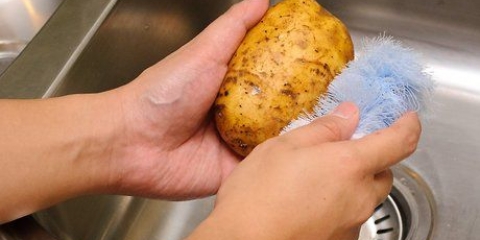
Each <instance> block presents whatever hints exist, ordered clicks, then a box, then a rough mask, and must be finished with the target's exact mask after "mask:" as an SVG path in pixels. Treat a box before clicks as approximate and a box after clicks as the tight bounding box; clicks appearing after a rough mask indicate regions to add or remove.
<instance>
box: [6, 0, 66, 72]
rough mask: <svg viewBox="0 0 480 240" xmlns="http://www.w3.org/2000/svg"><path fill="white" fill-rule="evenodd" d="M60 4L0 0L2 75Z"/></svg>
mask: <svg viewBox="0 0 480 240" xmlns="http://www.w3.org/2000/svg"><path fill="white" fill-rule="evenodd" d="M60 3H61V0H0V75H1V74H2V72H3V71H4V70H5V69H6V68H7V67H8V66H9V65H10V64H11V63H12V61H13V60H14V59H15V58H16V57H17V56H18V54H19V53H20V52H21V51H22V50H23V48H24V47H25V46H26V45H27V43H28V42H29V41H30V40H31V39H32V38H33V36H34V35H35V34H36V33H37V32H38V31H39V30H40V28H42V26H43V25H44V24H45V22H46V21H47V20H48V18H49V17H50V16H51V15H52V13H53V12H54V11H55V9H56V8H57V7H58V5H59V4H60Z"/></svg>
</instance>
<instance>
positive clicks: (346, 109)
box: [332, 102, 358, 119]
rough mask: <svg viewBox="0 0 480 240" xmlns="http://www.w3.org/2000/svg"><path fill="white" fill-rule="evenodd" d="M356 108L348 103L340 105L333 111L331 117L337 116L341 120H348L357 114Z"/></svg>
mask: <svg viewBox="0 0 480 240" xmlns="http://www.w3.org/2000/svg"><path fill="white" fill-rule="evenodd" d="M357 111H358V109H357V107H356V106H355V104H353V103H350V102H345V103H341V104H340V105H339V106H338V107H337V108H335V110H333V112H332V115H333V116H337V117H340V118H343V119H349V118H351V117H353V116H354V115H355V114H357Z"/></svg>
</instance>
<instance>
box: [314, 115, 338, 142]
mask: <svg viewBox="0 0 480 240" xmlns="http://www.w3.org/2000/svg"><path fill="white" fill-rule="evenodd" d="M319 127H320V128H321V133H322V134H323V135H324V136H323V137H326V138H328V139H330V140H332V141H333V140H341V139H342V128H341V127H340V126H339V125H338V124H337V123H336V122H334V121H329V120H327V121H322V122H321V124H319Z"/></svg>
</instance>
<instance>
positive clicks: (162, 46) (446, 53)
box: [0, 0, 480, 240]
mask: <svg viewBox="0 0 480 240" xmlns="http://www.w3.org/2000/svg"><path fill="white" fill-rule="evenodd" d="M1 2H2V0H0V3H1ZM234 2H235V0H231V1H226V0H196V1H195V0H176V1H173V0H158V1H153V0H84V1H75V0H64V2H63V4H62V5H61V6H60V7H59V9H58V10H57V12H56V13H55V14H54V15H53V16H52V18H51V19H50V20H49V21H48V23H47V24H46V25H45V27H44V28H43V29H42V30H41V31H40V32H39V34H38V35H37V36H36V37H35V38H34V39H33V40H32V41H31V42H30V43H29V44H28V46H27V48H26V49H25V50H24V51H23V52H22V54H20V56H19V57H18V58H17V59H16V61H15V62H14V63H13V64H12V65H11V66H10V67H9V68H8V69H7V70H6V71H5V73H4V74H3V75H2V76H0V97H9V98H41V97H53V96H59V95H65V94H71V93H84V92H99V91H103V90H107V89H110V88H114V87H117V86H119V85H122V84H124V83H126V82H128V81H130V80H131V79H132V78H134V77H135V76H136V75H138V74H139V73H140V72H141V71H142V70H143V69H144V68H146V67H147V66H149V65H151V64H153V63H154V62H156V61H158V60H160V59H162V58H163V57H165V56H166V55H167V54H168V53H170V52H172V51H174V50H175V49H177V48H178V47H180V46H181V45H182V44H184V43H185V42H187V41H188V40H189V39H191V38H192V37H193V36H195V35H196V34H197V33H198V32H199V31H201V30H202V29H203V28H204V27H205V26H206V25H207V24H208V23H209V22H211V21H212V20H213V19H215V18H216V17H217V16H219V15H220V14H221V13H222V12H224V11H225V10H226V9H227V8H228V7H229V6H230V5H232V4H233V3H234ZM319 2H320V3H321V4H322V5H324V6H325V7H326V8H327V9H329V10H330V11H331V12H332V13H334V14H336V15H337V16H338V17H339V18H341V19H342V20H343V21H344V22H345V23H346V24H347V26H348V27H349V29H350V31H351V33H352V36H353V39H354V42H355V44H356V45H359V44H360V42H361V40H362V39H363V38H364V37H374V36H378V35H379V34H383V33H386V34H388V35H392V36H394V37H395V38H396V39H398V40H401V41H403V42H404V43H405V44H407V45H409V46H411V47H412V48H414V49H416V50H417V51H418V52H420V53H422V54H423V56H424V60H425V62H426V64H427V65H428V66H429V71H430V72H431V73H432V75H433V78H434V79H435V80H436V82H437V85H438V86H437V91H436V94H435V95H434V96H433V98H434V99H433V100H434V101H433V102H434V106H433V111H432V112H431V113H429V114H427V115H426V117H425V119H424V133H423V137H422V140H421V143H420V145H419V148H418V151H417V152H416V153H415V154H414V155H413V156H412V157H411V158H409V159H408V160H407V161H405V162H404V163H402V164H401V165H399V166H397V167H396V168H395V182H394V186H395V188H394V190H393V192H392V195H391V199H392V202H393V204H391V203H388V204H387V203H386V204H385V205H384V207H385V208H379V211H383V212H387V213H389V214H392V217H391V218H395V217H396V218H397V220H394V221H383V220H382V221H380V220H381V219H383V218H384V217H385V216H383V215H379V214H380V213H379V212H378V213H376V214H377V215H378V216H377V215H374V216H373V218H372V219H371V221H370V220H369V221H370V222H367V224H366V227H365V229H367V230H365V231H366V232H364V236H365V239H373V238H369V236H370V233H373V235H375V234H377V235H378V236H380V237H383V238H382V239H409V240H424V239H435V240H450V239H478V236H480V220H478V219H480V204H478V202H479V201H480V174H478V172H479V171H480V150H479V149H480V126H479V125H478V122H480V15H479V14H478V9H480V1H479V0H456V1H453V0H424V1H415V0H364V1H355V0H336V1H327V0H320V1H319ZM226 31H228V29H226ZM25 69H28V71H26V70H25ZM387 206H390V207H388V208H387ZM212 207H213V198H207V199H201V200H194V201H187V202H167V201H159V200H149V199H142V198H134V197H127V196H91V197H83V198H79V199H73V200H70V201H68V202H66V203H63V204H60V205H57V206H54V207H52V208H51V209H48V210H45V211H41V212H39V213H36V214H34V215H33V216H34V218H35V219H36V220H37V221H38V222H39V223H40V224H41V225H42V226H43V227H44V228H45V229H47V230H48V231H49V232H51V233H53V234H54V235H55V236H57V237H58V238H59V239H167V240H177V239H182V238H183V237H184V236H186V235H188V233H189V232H190V231H191V230H192V229H193V228H194V227H195V226H196V225H197V224H198V223H199V222H200V221H201V220H202V219H204V218H205V217H206V216H207V215H208V213H209V212H210V211H211V209H212ZM352 214H354V213H352ZM377 223H378V224H377ZM384 225H385V226H384ZM368 231H370V233H369V232H368Z"/></svg>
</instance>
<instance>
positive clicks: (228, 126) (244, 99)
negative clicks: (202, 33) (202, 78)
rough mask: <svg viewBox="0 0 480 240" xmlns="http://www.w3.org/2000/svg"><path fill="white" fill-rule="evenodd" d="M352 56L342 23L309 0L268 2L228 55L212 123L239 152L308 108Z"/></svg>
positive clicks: (283, 125) (275, 130)
mask: <svg viewBox="0 0 480 240" xmlns="http://www.w3.org/2000/svg"><path fill="white" fill-rule="evenodd" d="M352 59H353V44H352V40H351V38H350V35H349V33H348V31H347V28H346V27H345V26H344V25H343V23H342V22H341V21H340V20H338V19H337V18H335V17H334V16H333V15H332V14H330V13H329V12H328V11H326V10H325V9H323V8H322V7H321V6H320V5H319V4H318V3H317V2H316V1H314V0H284V1H282V2H280V3H278V4H277V5H275V6H273V7H271V8H270V9H269V10H268V11H267V13H266V14H265V16H264V17H263V19H262V20H261V21H260V23H258V24H257V25H256V26H255V27H253V28H252V29H251V30H250V31H249V32H248V33H247V35H246V36H245V38H244V40H243V42H242V43H241V45H240V46H239V48H238V49H237V51H236V53H235V54H234V55H233V57H232V59H231V60H230V63H229V66H228V71H227V73H226V75H225V78H224V81H223V83H222V86H221V87H220V90H219V93H218V96H217V99H216V101H215V104H214V114H215V121H216V125H217V129H218V131H219V133H220V135H221V136H222V138H223V139H224V141H225V142H226V143H227V144H228V145H229V146H230V147H231V148H232V149H233V150H234V151H235V152H236V153H238V154H239V155H241V156H246V155H248V153H250V152H251V151H252V149H253V148H254V147H255V146H257V145H258V144H260V143H262V142H264V141H265V140H267V139H269V138H272V137H275V136H278V135H279V133H280V131H281V130H282V129H283V128H284V127H285V126H286V125H287V124H288V123H289V122H290V121H291V120H293V119H295V118H297V117H298V116H299V115H300V114H302V113H304V112H306V111H307V112H308V111H311V110H312V109H313V107H314V105H315V104H316V102H317V99H318V97H319V96H320V95H321V94H323V93H325V92H326V90H327V87H328V85H329V83H330V82H331V81H332V80H333V78H334V77H335V76H336V75H337V74H338V73H340V71H341V70H342V69H343V68H344V67H345V65H346V64H347V62H349V61H350V60H352Z"/></svg>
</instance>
